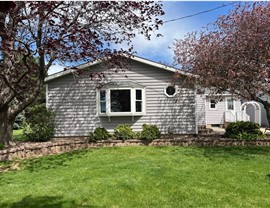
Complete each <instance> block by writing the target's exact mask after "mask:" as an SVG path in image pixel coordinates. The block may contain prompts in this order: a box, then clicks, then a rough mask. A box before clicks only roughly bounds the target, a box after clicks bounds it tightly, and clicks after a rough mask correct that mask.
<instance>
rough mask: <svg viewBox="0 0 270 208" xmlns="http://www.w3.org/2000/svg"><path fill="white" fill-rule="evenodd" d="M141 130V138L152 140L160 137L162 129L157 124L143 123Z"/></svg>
mask: <svg viewBox="0 0 270 208" xmlns="http://www.w3.org/2000/svg"><path fill="white" fill-rule="evenodd" d="M142 129H143V130H142V132H141V139H143V140H147V141H152V140H153V139H158V138H159V137H160V131H159V129H158V127H157V126H156V125H150V124H143V125H142Z"/></svg>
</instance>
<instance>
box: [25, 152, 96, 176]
mask: <svg viewBox="0 0 270 208" xmlns="http://www.w3.org/2000/svg"><path fill="white" fill-rule="evenodd" d="M89 151H91V150H78V151H73V152H68V153H63V154H59V155H49V156H44V157H39V158H34V159H28V160H23V161H22V162H21V166H22V169H24V170H29V171H30V172H34V171H35V172H37V171H40V170H49V169H55V168H57V167H59V166H68V162H69V161H71V160H74V159H79V158H82V157H83V156H84V155H85V154H86V153H87V152H89Z"/></svg>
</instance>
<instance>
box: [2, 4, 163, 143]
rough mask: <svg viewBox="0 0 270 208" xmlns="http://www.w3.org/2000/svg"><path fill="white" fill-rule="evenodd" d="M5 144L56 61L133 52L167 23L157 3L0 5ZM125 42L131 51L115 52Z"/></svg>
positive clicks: (114, 55) (80, 60)
mask: <svg viewBox="0 0 270 208" xmlns="http://www.w3.org/2000/svg"><path fill="white" fill-rule="evenodd" d="M0 4H1V5H0V143H3V144H8V143H9V141H10V140H11V137H12V126H13V123H14V119H15V117H16V115H18V113H19V112H21V111H22V110H24V109H25V108H26V107H27V106H29V105H30V104H31V103H32V102H33V101H34V100H35V98H36V97H37V95H38V94H39V92H40V90H41V89H42V86H43V83H44V79H45V77H46V75H47V72H48V69H49V68H50V66H51V65H52V64H53V63H54V62H55V61H58V62H63V63H66V62H87V61H93V60H94V59H99V58H103V57H106V56H110V57H111V58H112V63H116V62H114V61H113V58H114V57H117V54H119V53H120V52H121V53H125V52H129V53H132V52H133V47H132V44H131V42H132V39H133V38H134V37H135V35H137V34H141V35H144V36H145V37H146V38H148V39H150V36H151V33H152V31H153V30H156V29H158V27H159V26H160V25H161V24H162V21H161V20H160V19H159V16H160V15H163V14H164V12H163V11H162V5H161V4H160V3H158V2H146V1H142V2H139V1H138V2H131V1H111V2H105V1H89V2H87V1H84V2H79V1H73V2H71V1H64V2H62V1H53V2H48V1H45V2H44V1H43V2H1V3H0ZM121 43H126V44H127V45H128V46H129V49H127V50H126V51H124V50H123V49H120V50H115V49H113V45H116V44H121Z"/></svg>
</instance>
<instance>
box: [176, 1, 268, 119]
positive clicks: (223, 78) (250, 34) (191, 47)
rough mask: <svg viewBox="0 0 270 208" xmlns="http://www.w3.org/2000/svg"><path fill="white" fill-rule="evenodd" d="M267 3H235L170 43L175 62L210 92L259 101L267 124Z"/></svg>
mask: <svg viewBox="0 0 270 208" xmlns="http://www.w3.org/2000/svg"><path fill="white" fill-rule="evenodd" d="M269 34H270V3H269V2H248V3H239V4H238V5H237V6H236V7H235V8H234V9H233V10H231V11H230V12H229V13H228V14H227V15H224V16H220V17H219V18H218V19H217V20H216V22H215V23H213V24H210V25H209V26H208V27H206V29H205V30H203V31H201V32H200V33H196V32H193V33H189V34H188V35H187V36H186V37H185V38H184V39H182V40H177V41H176V42H174V53H175V61H176V62H177V63H179V64H181V66H182V68H183V70H187V71H189V72H192V73H194V74H197V75H198V80H197V81H198V85H199V86H201V87H204V88H208V89H212V92H213V93H220V92H224V91H227V92H230V93H232V94H234V95H236V96H239V97H240V98H243V99H245V100H254V101H257V102H260V103H262V104H263V106H264V108H265V110H266V112H267V118H268V122H269V124H270V101H269V100H268V99H267V97H269V96H270V77H269V76H270V36H269Z"/></svg>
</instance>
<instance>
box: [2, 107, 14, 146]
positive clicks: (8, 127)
mask: <svg viewBox="0 0 270 208" xmlns="http://www.w3.org/2000/svg"><path fill="white" fill-rule="evenodd" d="M8 109H9V108H8V106H7V107H3V108H0V144H4V145H9V144H10V142H11V141H12V130H13V123H14V119H10V118H9V115H8Z"/></svg>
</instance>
